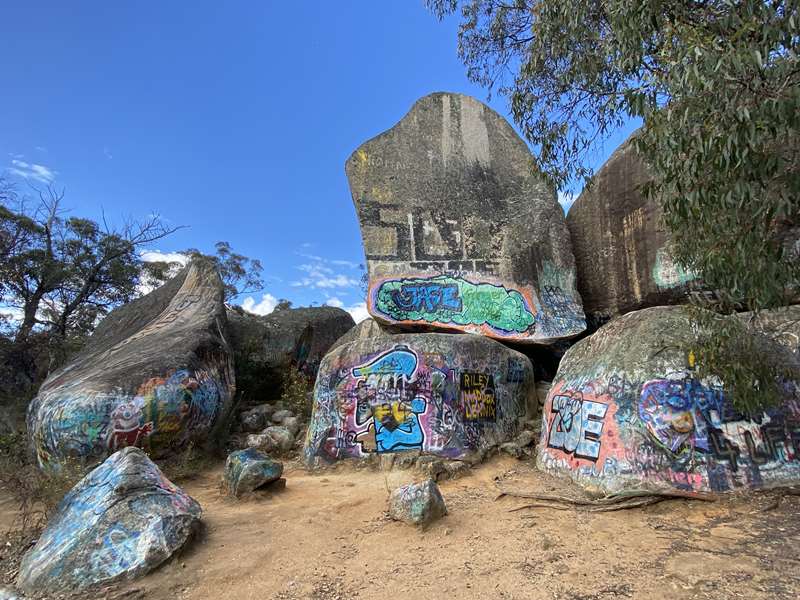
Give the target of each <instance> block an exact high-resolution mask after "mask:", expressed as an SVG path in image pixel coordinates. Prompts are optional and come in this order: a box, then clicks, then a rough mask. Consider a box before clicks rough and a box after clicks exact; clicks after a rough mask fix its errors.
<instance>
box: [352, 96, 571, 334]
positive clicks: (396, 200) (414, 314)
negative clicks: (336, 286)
mask: <svg viewBox="0 0 800 600" xmlns="http://www.w3.org/2000/svg"><path fill="white" fill-rule="evenodd" d="M346 171H347V177H348V180H349V182H350V190H351V192H352V195H353V202H354V203H355V206H356V211H357V213H358V219H359V222H360V225H361V234H362V238H363V241H364V250H365V253H366V256H367V267H368V270H369V295H368V308H369V312H370V314H371V315H372V316H373V317H374V318H375V319H376V320H378V321H380V322H382V323H384V324H389V325H398V326H403V327H406V328H410V329H414V328H416V329H421V330H427V329H430V330H436V329H444V330H454V331H465V332H469V333H477V334H481V335H486V336H489V337H493V338H498V339H503V340H513V341H516V342H548V341H552V340H554V339H558V338H565V337H570V336H573V335H576V334H578V333H580V332H581V331H583V330H584V328H585V325H586V323H585V319H584V315H583V309H582V306H581V300H580V297H579V295H578V293H577V292H576V291H575V261H574V258H573V256H572V247H571V242H570V238H569V232H568V231H567V227H566V222H565V220H564V214H563V211H562V209H561V207H560V206H559V205H558V203H557V202H556V196H555V193H554V192H553V190H552V189H550V188H549V187H548V186H547V185H546V184H545V183H544V182H543V180H542V179H541V178H539V177H538V176H535V175H534V174H532V171H531V155H530V153H529V151H528V148H527V146H526V145H525V143H524V142H523V141H522V140H521V139H520V138H519V137H518V136H517V135H516V133H515V132H514V130H513V129H512V128H511V126H510V125H509V124H508V123H507V122H506V121H505V120H504V119H503V118H502V117H501V116H500V115H498V114H497V113H495V112H494V111H492V110H491V109H490V108H489V107H487V106H485V105H484V104H482V103H480V102H478V101H477V100H475V99H474V98H470V97H468V96H462V95H458V94H447V93H438V94H431V95H430V96H426V97H424V98H422V99H420V100H418V101H417V102H416V104H414V106H413V107H412V108H411V111H410V112H409V113H408V114H407V115H406V116H405V117H403V119H402V120H401V121H400V122H399V123H397V124H396V125H395V126H394V127H393V128H392V129H390V130H389V131H387V132H385V133H383V134H381V135H379V136H377V137H376V138H373V139H372V140H369V141H368V142H366V143H364V144H363V145H362V146H361V147H360V148H358V150H356V151H355V152H354V153H353V155H352V156H351V157H350V158H349V159H348V161H347V164H346Z"/></svg>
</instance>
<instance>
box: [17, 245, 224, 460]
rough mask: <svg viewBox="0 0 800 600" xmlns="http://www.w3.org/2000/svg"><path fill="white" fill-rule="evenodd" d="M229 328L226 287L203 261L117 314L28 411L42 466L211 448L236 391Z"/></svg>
mask: <svg viewBox="0 0 800 600" xmlns="http://www.w3.org/2000/svg"><path fill="white" fill-rule="evenodd" d="M226 323H227V322H226V317H225V306H224V304H223V287H222V282H221V281H220V278H219V275H218V274H217V271H216V269H215V267H214V265H213V264H211V263H209V262H206V261H204V260H196V261H193V262H192V263H191V264H190V265H189V266H187V267H186V268H184V269H183V271H181V272H180V273H179V274H178V275H177V276H176V277H175V278H173V279H172V280H170V281H168V282H167V283H166V284H164V285H163V286H162V287H160V288H158V289H156V290H155V291H153V292H151V293H150V294H148V295H146V296H144V297H142V298H140V299H138V300H135V301H133V302H131V303H129V304H126V305H125V306H122V307H120V308H118V309H116V310H114V311H113V312H112V313H111V314H109V315H108V316H107V317H106V318H105V319H104V320H103V321H102V322H101V323H100V325H99V326H98V327H97V330H96V331H95V333H94V334H93V335H92V337H91V338H90V340H89V342H88V344H87V346H86V348H85V349H84V350H83V351H82V352H81V353H80V354H79V355H78V356H77V357H76V358H75V359H73V360H72V361H71V362H70V363H68V364H67V365H66V366H65V367H63V368H62V369H59V370H58V371H56V372H55V373H53V374H52V375H51V376H50V377H48V379H47V380H46V381H45V382H44V384H43V385H42V387H41V389H40V390H39V394H38V396H37V397H36V399H35V400H34V401H33V402H32V403H31V405H30V407H29V409H28V434H29V436H30V440H31V445H32V446H33V448H34V449H35V451H36V454H37V457H38V460H39V464H40V465H41V466H42V467H58V465H59V464H61V463H62V462H64V461H65V460H71V461H72V462H74V461H80V462H83V463H86V464H87V465H92V464H97V463H98V462H100V461H102V460H103V459H105V457H107V456H109V455H110V454H112V453H114V452H115V451H117V450H119V449H121V448H125V447H127V446H138V447H141V448H146V449H147V450H148V452H149V453H151V454H152V455H154V456H160V455H167V454H169V453H171V452H173V451H180V450H182V449H184V448H185V447H186V446H187V444H190V443H195V444H197V445H199V446H203V445H206V444H209V443H212V442H213V441H214V440H215V439H216V437H217V436H218V433H220V430H221V428H222V426H223V425H224V424H225V422H226V419H227V415H228V412H229V411H230V408H231V399H232V393H233V388H234V372H233V358H232V353H231V352H230V348H229V346H228V343H227V340H226V333H225V332H226Z"/></svg>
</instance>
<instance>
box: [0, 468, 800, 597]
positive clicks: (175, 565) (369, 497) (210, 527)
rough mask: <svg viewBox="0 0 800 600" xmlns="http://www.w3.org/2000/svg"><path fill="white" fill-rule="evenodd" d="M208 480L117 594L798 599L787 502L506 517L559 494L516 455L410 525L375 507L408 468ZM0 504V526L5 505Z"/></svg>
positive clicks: (793, 521) (194, 484)
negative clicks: (249, 492)
mask: <svg viewBox="0 0 800 600" xmlns="http://www.w3.org/2000/svg"><path fill="white" fill-rule="evenodd" d="M220 473H221V466H220V467H217V468H215V469H212V470H210V471H208V472H206V473H203V474H201V475H198V476H197V477H195V478H193V479H192V480H189V481H185V482H182V484H181V485H182V486H183V487H184V489H186V490H187V491H188V492H189V493H190V494H191V495H192V496H193V497H194V498H196V499H197V500H198V501H199V502H200V504H201V505H202V506H203V510H204V515H203V521H204V523H205V530H204V532H203V533H202V535H201V538H200V539H199V540H198V541H196V542H195V543H194V544H193V545H192V546H191V548H189V549H188V550H186V551H185V552H184V553H183V554H182V555H181V556H178V557H176V558H175V559H173V560H172V561H170V562H168V563H167V564H165V565H163V566H162V567H161V568H160V569H158V570H157V571H156V572H155V573H153V574H151V575H150V576H148V577H146V578H144V579H142V580H139V581H137V582H135V583H133V584H132V585H130V586H128V587H127V588H126V589H124V590H120V592H121V593H120V596H119V597H125V598H147V599H153V600H167V599H173V598H180V599H187V600H188V599H191V600H212V599H213V600H220V599H226V600H227V599H231V600H234V599H235V600H263V599H275V600H293V599H301V598H312V599H318V600H334V599H350V598H359V599H371V598H376V599H384V598H389V597H391V598H409V599H416V598H481V599H483V600H488V599H494V598H499V599H506V600H512V599H516V600H522V599H526V600H527V599H538V598H552V599H565V600H567V599H569V600H590V599H591V600H595V599H597V600H600V599H610V598H665V599H666V598H670V599H680V598H748V599H754V598H755V599H757V598H764V599H766V598H770V599H772V598H798V597H800V569H798V562H800V528H799V527H798V525H800V511H799V510H798V508H800V498H799V497H797V496H790V495H786V496H783V495H781V494H780V493H777V492H765V493H761V494H757V495H755V496H749V497H733V498H727V499H725V500H722V501H717V502H703V501H699V500H682V499H680V500H668V501H665V502H662V503H660V504H656V505H653V506H647V507H642V508H635V509H630V510H624V511H616V512H605V513H591V512H587V511H586V510H585V509H581V508H576V507H568V508H566V509H563V510H557V509H554V508H529V509H524V510H519V511H514V512H510V510H511V509H513V508H515V507H519V506H522V505H524V504H529V503H530V502H531V501H530V500H524V499H520V498H512V497H503V498H500V499H496V498H497V496H498V489H499V487H498V486H502V487H504V488H510V489H517V490H527V491H537V492H540V493H552V494H556V493H558V494H561V493H564V492H565V491H569V488H567V487H565V484H563V483H562V482H560V481H558V480H555V479H552V478H550V477H549V476H546V475H543V474H541V473H539V472H538V471H536V470H535V469H534V468H533V466H532V465H531V464H530V463H528V462H523V461H516V460H514V459H511V458H506V457H497V458H495V459H493V460H492V461H490V462H488V463H487V464H485V465H483V466H481V467H480V468H477V469H475V470H473V471H472V472H471V473H470V474H469V475H468V476H466V477H462V478H460V479H457V480H453V481H445V482H442V483H441V484H440V486H441V490H442V493H443V495H444V497H445V501H446V502H447V506H448V510H449V514H448V516H446V517H445V518H444V519H442V520H441V521H439V522H437V523H435V524H433V525H432V526H431V527H430V528H428V529H427V530H424V531H421V530H417V529H415V528H412V527H410V526H408V525H405V524H402V523H397V522H393V521H391V520H389V519H388V517H387V515H386V513H385V509H386V501H387V496H388V493H387V488H388V489H392V488H394V487H396V486H398V485H400V484H402V483H405V482H407V481H410V480H411V479H412V478H413V477H414V473H413V472H411V471H392V472H389V473H381V472H376V471H363V470H358V471H356V470H351V469H339V470H336V471H332V472H326V473H323V474H319V475H310V474H308V473H307V472H305V471H304V470H302V469H301V468H299V467H298V466H292V465H289V468H288V469H287V471H286V472H285V476H286V478H287V481H288V484H287V487H286V489H285V490H283V491H280V492H274V493H273V492H262V493H260V494H257V495H255V496H252V497H250V498H249V499H246V500H242V501H235V500H231V499H228V498H226V497H224V496H222V495H220V493H219V487H218V483H219V478H220ZM573 493H574V490H573ZM0 510H2V511H3V512H5V513H6V518H4V519H2V520H0V521H7V520H8V519H7V516H8V510H7V506H6V505H3V504H2V502H0ZM1 524H2V522H0V525H1ZM115 597H117V594H115Z"/></svg>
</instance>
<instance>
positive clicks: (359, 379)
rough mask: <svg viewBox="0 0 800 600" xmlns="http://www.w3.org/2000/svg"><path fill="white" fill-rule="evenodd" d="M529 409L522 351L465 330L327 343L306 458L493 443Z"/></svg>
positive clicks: (465, 449) (531, 394)
mask: <svg viewBox="0 0 800 600" xmlns="http://www.w3.org/2000/svg"><path fill="white" fill-rule="evenodd" d="M528 409H530V410H531V411H532V413H531V414H536V397H535V390H534V383H533V368H532V366H531V363H530V361H529V360H528V359H527V358H526V357H525V356H524V355H523V354H521V353H519V352H516V351H514V350H511V349H509V348H507V347H505V346H503V345H502V344H500V343H498V342H496V341H494V340H491V339H489V338H486V337H483V336H477V335H470V334H436V333H429V334H422V333H420V334H402V335H396V336H392V337H391V338H372V339H366V340H361V341H357V342H351V343H349V344H345V345H343V346H340V347H339V348H337V349H336V350H334V351H333V352H331V353H329V354H328V355H327V356H326V357H325V358H324V360H323V361H322V365H321V367H320V372H319V376H318V378H317V384H316V387H315V388H314V408H313V413H312V416H311V422H310V424H309V427H308V434H307V437H306V446H305V456H306V460H307V462H308V464H309V465H310V466H314V465H316V464H318V463H320V462H325V461H333V460H336V459H340V458H366V457H369V456H370V455H372V454H374V453H377V454H382V453H388V452H404V451H414V450H416V451H424V452H426V453H430V454H436V455H439V456H445V457H449V458H461V457H463V456H467V455H470V454H472V453H474V452H477V451H481V450H484V449H486V448H491V447H494V446H497V445H499V444H501V443H503V442H505V441H508V440H510V439H512V438H513V437H514V436H515V435H516V434H517V432H518V426H519V419H520V418H523V417H525V415H526V411H527V410H528Z"/></svg>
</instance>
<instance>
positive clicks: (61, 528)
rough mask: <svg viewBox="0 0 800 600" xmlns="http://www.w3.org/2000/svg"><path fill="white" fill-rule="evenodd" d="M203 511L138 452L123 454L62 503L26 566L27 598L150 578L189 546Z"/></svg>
mask: <svg viewBox="0 0 800 600" xmlns="http://www.w3.org/2000/svg"><path fill="white" fill-rule="evenodd" d="M200 514H201V509H200V505H199V504H198V503H197V502H195V501H194V500H193V499H192V498H191V497H189V496H188V495H187V494H186V493H185V492H183V490H181V489H180V488H178V487H176V486H175V485H173V484H172V483H171V482H170V481H169V480H167V479H166V478H165V477H164V475H163V474H162V473H161V471H160V470H159V469H158V467H157V466H156V465H155V464H153V462H152V461H151V460H150V459H149V458H147V456H146V455H145V454H144V452H142V451H141V450H139V449H137V448H125V449H123V450H120V451H119V452H117V453H115V454H113V455H112V456H111V457H109V458H108V459H107V460H106V461H105V462H104V463H103V464H101V465H100V466H99V467H97V468H96V469H95V470H93V471H92V472H91V473H89V474H88V475H87V476H86V477H84V478H83V479H82V480H81V481H80V482H78V484H77V485H76V486H75V487H74V488H73V489H72V490H70V492H69V493H68V494H67V495H66V496H65V497H64V499H63V500H62V501H61V504H60V505H59V507H58V512H57V513H56V514H55V516H54V517H53V518H52V519H51V520H50V522H49V523H48V524H47V528H46V529H45V530H44V532H43V533H42V535H41V536H40V538H39V541H38V542H37V543H36V546H34V547H33V548H32V549H31V550H30V551H29V552H28V553H27V554H26V555H25V557H24V558H23V560H22V564H21V565H20V573H19V579H18V581H17V584H18V585H19V586H20V587H21V588H22V589H23V590H25V592H26V593H36V594H41V593H42V592H53V593H55V592H58V593H63V592H66V591H69V590H72V589H76V588H77V589H81V588H87V587H91V586H97V585H102V584H109V583H111V582H114V581H118V580H120V579H133V578H135V577H139V576H142V575H144V574H145V573H148V572H149V571H151V570H152V569H154V568H156V567H157V566H158V565H159V564H161V563H162V562H163V561H165V560H166V559H167V558H169V557H170V556H171V555H172V554H173V553H174V552H176V551H177V550H178V549H180V548H181V547H182V546H183V545H184V544H185V543H186V542H187V540H189V538H190V536H191V534H192V533H193V531H194V529H195V527H196V526H197V525H198V522H199V519H200Z"/></svg>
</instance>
